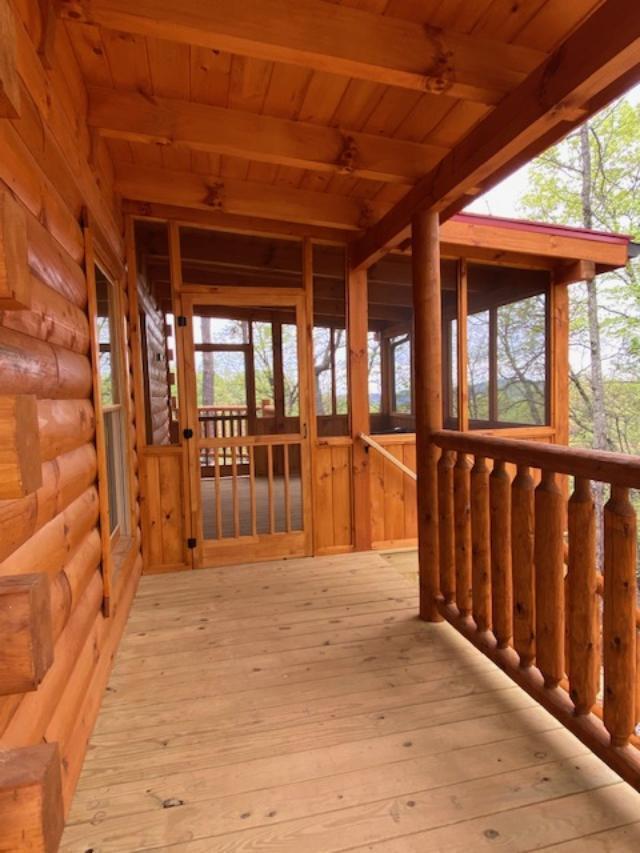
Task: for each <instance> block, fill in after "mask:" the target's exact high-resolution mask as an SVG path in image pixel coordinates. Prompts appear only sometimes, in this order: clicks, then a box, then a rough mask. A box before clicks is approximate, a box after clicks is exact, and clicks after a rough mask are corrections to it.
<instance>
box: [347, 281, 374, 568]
mask: <svg viewBox="0 0 640 853" xmlns="http://www.w3.org/2000/svg"><path fill="white" fill-rule="evenodd" d="M347 327H348V341H349V394H350V397H351V438H352V440H353V448H352V453H353V456H352V471H353V545H354V548H355V550H356V551H369V550H370V549H371V501H370V484H369V455H368V453H367V452H366V446H365V444H364V442H363V441H362V440H361V439H360V437H359V436H360V434H361V433H363V432H364V433H368V432H369V343H368V332H369V306H368V290H367V271H366V270H358V271H357V272H356V271H354V270H352V269H351V268H350V266H349V265H347Z"/></svg>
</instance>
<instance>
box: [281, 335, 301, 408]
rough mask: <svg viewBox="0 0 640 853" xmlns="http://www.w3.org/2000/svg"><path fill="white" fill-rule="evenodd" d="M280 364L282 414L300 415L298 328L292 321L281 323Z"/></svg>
mask: <svg viewBox="0 0 640 853" xmlns="http://www.w3.org/2000/svg"><path fill="white" fill-rule="evenodd" d="M282 366H283V376H284V415H285V417H286V418H297V417H298V416H299V415H300V383H299V380H298V328H297V326H296V325H295V324H294V323H283V325H282Z"/></svg>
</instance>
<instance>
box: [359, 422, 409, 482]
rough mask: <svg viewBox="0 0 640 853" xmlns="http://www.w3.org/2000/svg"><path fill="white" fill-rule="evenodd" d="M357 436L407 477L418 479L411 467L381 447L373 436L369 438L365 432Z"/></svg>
mask: <svg viewBox="0 0 640 853" xmlns="http://www.w3.org/2000/svg"><path fill="white" fill-rule="evenodd" d="M359 438H360V440H361V441H364V443H365V444H366V445H367V447H372V448H373V449H374V450H377V452H378V453H379V454H380V455H381V456H384V458H385V459H387V460H388V461H389V462H391V464H392V465H395V467H396V468H397V469H398V470H399V471H402V473H403V474H405V475H406V476H407V477H409V479H411V480H417V479H418V475H417V474H416V472H415V471H412V470H411V468H409V467H408V466H407V465H405V464H404V462H401V461H400V460H399V459H397V458H396V457H395V456H394V455H393V453H389V451H388V450H387V449H386V447H383V446H382V445H381V444H378V442H377V441H375V440H374V439H373V438H371V436H370V435H367V434H366V433H365V432H361V433H360V436H359Z"/></svg>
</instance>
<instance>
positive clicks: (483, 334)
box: [467, 311, 490, 421]
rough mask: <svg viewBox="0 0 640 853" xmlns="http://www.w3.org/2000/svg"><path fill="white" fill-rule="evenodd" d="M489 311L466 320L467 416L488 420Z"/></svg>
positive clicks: (472, 315)
mask: <svg viewBox="0 0 640 853" xmlns="http://www.w3.org/2000/svg"><path fill="white" fill-rule="evenodd" d="M489 319H490V318H489V311H480V312H479V313H477V314H469V317H468V320H467V350H468V377H469V378H468V383H469V418H470V419H471V420H472V421H474V420H475V421H478V420H489Z"/></svg>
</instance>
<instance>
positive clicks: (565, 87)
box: [352, 0, 640, 268]
mask: <svg viewBox="0 0 640 853" xmlns="http://www.w3.org/2000/svg"><path fill="white" fill-rule="evenodd" d="M630 78H631V79H635V80H638V79H640V15H638V10H637V3H636V0H605V2H604V3H603V4H602V5H601V6H600V7H599V8H598V9H597V10H596V11H595V12H594V13H593V14H592V15H590V16H589V17H588V18H587V20H586V21H585V22H584V23H583V24H582V25H581V26H580V27H578V29H577V30H575V31H574V32H573V34H572V35H570V36H569V37H568V38H567V39H566V40H565V41H564V42H563V43H562V44H561V45H560V47H559V48H558V49H557V50H556V51H555V52H554V53H553V54H552V55H551V56H550V57H549V58H548V59H547V60H546V61H545V62H544V63H543V64H542V65H541V66H540V67H539V68H537V69H536V70H535V71H533V73H531V74H530V75H529V77H527V79H526V80H524V82H522V83H521V84H520V85H519V86H518V87H517V88H516V89H515V90H514V91H513V92H511V94H509V95H507V96H506V97H505V98H504V100H503V101H502V102H501V103H500V105H499V106H498V107H496V108H495V109H494V110H492V111H491V112H490V113H489V115H488V116H487V117H486V118H485V119H483V120H482V121H480V123H479V124H478V125H476V127H475V128H474V130H472V131H471V132H470V133H469V134H467V136H466V137H465V138H464V139H463V140H462V142H460V143H459V144H458V145H456V146H455V147H454V148H453V149H452V151H451V152H450V153H449V154H448V155H447V156H446V157H445V158H444V159H443V160H442V161H441V162H440V163H439V164H438V165H437V166H436V167H435V168H434V169H432V170H431V171H430V172H429V173H428V174H426V175H425V176H424V177H423V178H422V179H421V180H420V181H419V182H418V183H417V184H416V185H415V186H414V187H413V188H412V189H411V190H409V192H408V193H407V194H406V195H405V196H404V198H402V199H401V200H400V201H399V202H398V203H397V204H396V205H395V206H394V207H393V208H392V209H391V210H390V211H389V212H388V213H387V214H385V215H384V216H383V217H382V218H381V220H380V221H379V222H377V223H376V224H375V225H374V226H372V227H371V228H370V229H369V230H368V231H367V233H366V234H365V235H364V237H362V238H361V239H360V240H358V241H356V242H355V243H354V245H353V252H352V258H353V264H354V266H355V267H356V268H363V267H367V266H369V265H370V264H371V263H373V262H374V261H375V260H376V259H377V258H378V257H380V256H381V255H382V254H384V253H385V252H387V251H388V250H389V249H390V248H392V247H393V246H394V245H397V243H398V242H399V241H400V240H402V239H404V238H405V237H406V236H407V235H408V232H409V225H410V222H411V219H412V217H413V216H414V215H415V214H416V213H417V212H418V211H420V210H425V209H431V210H436V211H440V212H442V211H446V214H447V215H450V214H452V213H454V212H455V211H456V209H457V208H458V205H460V206H463V205H464V204H465V203H466V200H467V195H468V193H470V192H471V191H473V192H475V191H476V190H477V189H478V188H480V189H481V190H483V191H484V190H486V189H488V188H489V187H490V186H492V184H493V182H494V181H495V179H496V175H499V176H500V177H504V176H505V174H506V173H508V172H509V171H511V170H513V169H516V168H518V167H519V166H521V165H522V164H523V163H524V162H527V161H528V160H529V159H531V158H532V157H534V156H535V155H536V154H538V153H540V151H542V150H544V148H546V147H548V146H549V145H551V144H552V143H553V142H555V141H557V140H558V139H561V138H562V137H563V136H565V135H566V134H567V132H568V131H569V130H571V129H572V128H573V127H574V126H575V125H576V124H579V123H581V122H582V121H584V120H585V119H586V118H588V116H589V115H591V114H592V113H593V112H595V111H596V110H598V109H600V108H601V107H603V106H604V105H605V104H603V103H602V98H601V97H600V95H601V94H602V93H603V92H606V93H607V96H608V97H609V98H610V99H611V98H613V97H615V96H616V94H617V95H619V94H622V91H624V89H623V88H621V87H622V85H623V83H624V86H627V85H629V82H630Z"/></svg>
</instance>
